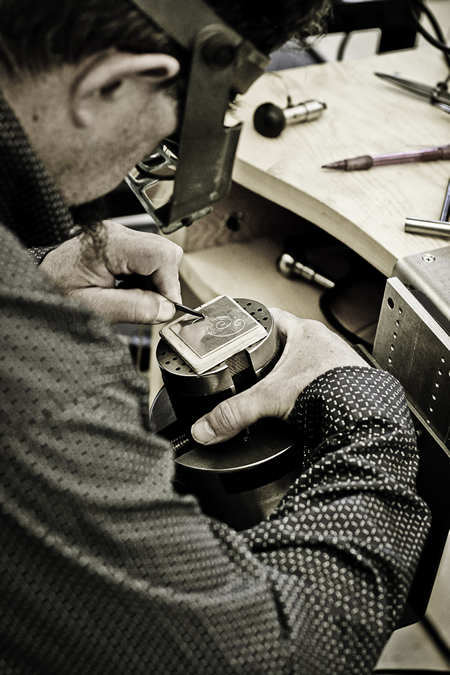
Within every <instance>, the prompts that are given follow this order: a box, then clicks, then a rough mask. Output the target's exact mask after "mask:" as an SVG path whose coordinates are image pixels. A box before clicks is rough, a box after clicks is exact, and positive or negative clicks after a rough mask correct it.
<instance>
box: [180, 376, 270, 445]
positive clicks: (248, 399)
mask: <svg viewBox="0 0 450 675" xmlns="http://www.w3.org/2000/svg"><path fill="white" fill-rule="evenodd" d="M261 384H262V383H261ZM259 386H260V383H258V384H256V385H255V386H254V387H252V388H251V389H248V390H247V391H244V392H242V393H241V394H236V395H235V396H232V397H231V398H228V399H227V400H226V401H223V402H222V403H220V404H219V405H218V406H216V407H215V408H214V410H212V411H211V412H210V413H208V414H207V415H204V416H203V417H201V418H200V419H199V420H197V422H195V424H194V425H193V426H192V428H191V434H192V437H193V439H194V441H196V442H197V443H200V444H202V445H210V444H214V443H221V442H222V441H227V440H228V439H230V438H233V436H236V434H238V433H239V432H240V431H242V430H243V429H245V428H246V427H248V426H250V425H251V424H254V423H255V422H257V421H258V420H259V419H261V418H262V417H268V416H269V415H270V410H269V407H268V405H267V403H268V392H266V393H264V390H263V387H260V388H258V387H259ZM264 389H265V388H264Z"/></svg>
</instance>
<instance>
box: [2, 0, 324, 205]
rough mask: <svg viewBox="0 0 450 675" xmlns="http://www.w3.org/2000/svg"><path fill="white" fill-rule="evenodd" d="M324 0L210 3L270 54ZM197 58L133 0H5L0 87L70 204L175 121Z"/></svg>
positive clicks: (123, 167)
mask: <svg viewBox="0 0 450 675" xmlns="http://www.w3.org/2000/svg"><path fill="white" fill-rule="evenodd" d="M324 2H326V0H276V1H275V2H274V1H273V0H260V1H259V2H258V3H249V2H248V0H209V2H208V4H209V5H210V6H211V7H212V8H213V9H214V11H215V12H216V13H217V14H218V15H219V16H221V17H222V18H223V19H224V20H225V21H227V22H228V23H229V25H230V26H231V27H233V28H234V29H235V30H236V31H237V32H238V33H239V34H241V35H242V36H243V37H244V38H246V39H247V40H249V41H250V42H252V43H253V44H254V45H255V46H256V47H257V48H258V49H260V50H261V51H263V52H265V53H267V54H268V53H270V52H271V51H273V49H275V48H276V47H278V46H280V45H281V44H283V43H284V42H285V41H286V39H287V38H288V37H290V36H291V35H293V34H298V35H300V36H302V35H305V34H308V33H310V32H316V31H315V30H314V28H313V29H311V26H315V25H316V24H317V19H320V17H321V15H322V14H323V13H324V12H323V5H324ZM179 7H180V12H183V7H184V3H183V1H182V0H180V2H179ZM189 61H190V54H189V51H188V50H186V49H184V48H183V47H181V46H180V45H179V44H177V42H176V41H175V40H174V39H172V38H170V37H169V36H168V35H167V34H166V33H165V32H164V31H163V30H161V28H159V27H158V26H157V25H156V24H155V23H154V22H152V21H151V19H149V17H147V16H145V15H144V14H143V13H141V11H140V10H139V9H138V8H137V7H136V6H135V5H134V4H133V2H132V0H77V1H76V2H74V1H73V0H0V76H1V89H2V91H3V92H4V95H5V97H6V99H7V100H8V101H9V102H10V104H11V105H12V107H13V109H14V110H15V112H16V114H17V115H18V117H19V119H20V120H21V122H22V124H23V126H24V128H25V130H26V131H27V133H28V135H29V137H30V139H31V142H32V144H33V145H34V146H35V149H36V150H37V151H38V154H40V156H41V158H42V160H43V162H44V164H45V165H46V167H47V169H48V171H49V172H50V174H51V175H52V177H53V179H54V180H55V182H56V184H57V185H58V186H59V187H60V189H61V190H62V192H63V194H64V195H65V197H66V199H67V201H68V202H69V203H81V202H84V201H88V200H90V199H93V198H95V197H97V196H99V195H100V194H102V193H104V192H106V191H108V190H110V189H111V188H112V187H114V186H115V185H116V184H117V183H118V182H120V181H121V179H122V178H123V176H124V175H125V174H126V173H127V172H128V170H129V169H130V168H131V167H132V166H133V165H134V164H135V163H136V162H137V161H138V160H139V159H141V158H142V157H143V156H144V155H145V154H147V153H148V152H149V151H150V150H152V149H153V147H155V146H156V144H157V143H158V142H159V141H160V140H161V139H162V138H163V137H165V136H167V135H169V134H170V133H171V132H172V131H173V130H174V129H175V127H176V124H177V115H178V107H177V102H178V101H179V100H180V99H181V98H182V97H183V92H184V89H185V83H186V77H187V72H188V70H189Z"/></svg>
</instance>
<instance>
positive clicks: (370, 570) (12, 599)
mask: <svg viewBox="0 0 450 675" xmlns="http://www.w3.org/2000/svg"><path fill="white" fill-rule="evenodd" d="M210 5H212V6H213V7H214V9H215V10H216V11H217V13H218V14H219V15H220V16H221V17H222V18H224V19H225V20H227V21H228V22H229V23H230V25H231V26H232V27H234V28H235V30H237V31H238V32H240V33H241V34H242V35H244V37H245V38H246V39H249V40H251V41H253V42H254V44H255V45H256V47H258V48H259V49H262V50H264V51H265V52H266V53H269V52H270V51H271V50H272V49H273V48H275V47H276V46H278V45H279V44H280V43H282V42H284V41H285V40H286V38H287V37H288V36H289V35H290V34H291V33H293V32H294V31H298V30H302V29H306V28H307V27H308V26H309V25H310V24H311V20H312V18H314V16H315V14H314V11H316V10H314V9H313V5H310V4H309V3H308V2H306V0H305V2H304V3H303V4H302V3H301V2H299V0H295V2H291V0H278V2H277V3H273V2H262V1H261V2H260V3H259V4H258V7H257V8H255V7H254V6H253V3H246V2H244V1H243V0H227V1H226V2H222V0H214V2H210ZM250 5H252V7H251V8H250ZM182 7H183V4H182V3H181V0H180V8H182ZM180 11H182V9H180ZM0 33H1V39H0V44H1V66H0V75H1V91H2V94H3V97H4V98H2V99H1V101H0V143H1V157H2V163H1V166H0V171H1V174H2V183H1V188H0V221H1V222H2V226H1V247H0V256H1V269H2V275H1V284H0V301H1V312H2V316H1V324H0V340H1V356H0V359H1V386H0V393H1V407H2V422H1V424H2V452H1V471H0V485H1V488H0V489H1V519H2V522H1V527H0V568H1V574H0V587H1V588H0V597H1V609H0V672H1V673H5V674H6V673H11V674H13V673H14V674H20V675H25V674H31V673H33V674H37V673H45V675H51V674H58V675H59V674H61V673H64V674H65V675H66V674H69V675H72V674H75V673H83V674H86V675H91V674H99V675H100V674H101V675H105V674H108V673H111V674H113V673H114V674H117V673H119V674H121V673H127V674H130V673H133V674H134V673H146V674H148V673H152V674H153V673H164V674H166V673H167V674H169V673H170V674H173V673H178V672H180V673H196V674H197V675H199V674H203V673H214V674H215V673H242V674H245V675H248V674H250V673H255V674H256V673H274V674H275V673H276V674H277V675H282V674H284V673H305V674H306V673H307V674H308V675H310V674H313V673H327V674H329V673H334V674H337V673H345V674H346V675H349V674H350V673H367V672H370V670H371V668H372V666H373V665H374V663H375V661H376V659H377V657H378V655H379V652H380V650H381V648H382V646H383V644H384V643H385V641H386V639H387V637H388V636H389V634H390V632H391V631H392V630H393V629H394V627H395V625H396V621H397V619H398V617H399V614H400V612H401V610H402V606H403V604H404V601H405V598H406V594H407V590H408V586H409V583H410V581H411V578H412V575H413V572H414V569H415V566H416V563H417V560H418V556H419V554H420V550H421V546H422V544H423V541H424V537H425V535H426V531H427V526H428V512H427V509H426V507H425V506H424V505H423V503H422V502H421V500H420V499H419V498H418V497H417V495H416V493H415V488H414V478H415V471H416V462H417V457H416V447H415V441H414V432H413V429H412V426H411V422H410V419H409V416H408V412H407V407H406V403H405V399H404V396H403V394H402V392H401V389H400V387H399V385H398V384H397V383H396V381H395V380H393V378H391V377H390V376H389V375H387V374H385V373H381V372H378V371H376V370H373V369H371V368H368V367H367V366H366V364H365V363H364V361H362V359H360V358H359V356H357V355H356V354H355V353H354V351H353V350H352V349H351V348H350V347H349V346H348V345H346V344H345V343H344V342H342V341H341V340H340V339H339V338H337V337H336V336H334V335H333V334H331V333H330V332H329V331H327V330H326V329H325V328H324V327H323V326H321V325H320V324H317V323H316V322H309V321H301V320H300V319H297V318H295V317H293V316H291V315H289V314H287V313H285V312H277V311H274V316H275V320H276V322H277V324H278V328H279V331H280V334H281V336H282V338H283V340H284V351H283V355H282V357H281V359H280V362H279V364H278V365H277V367H276V368H275V369H274V371H273V372H272V373H271V374H269V375H268V376H267V377H266V378H265V379H264V380H263V381H261V382H259V383H258V384H257V385H256V386H255V387H253V388H252V389H251V390H249V391H247V392H244V393H242V394H240V395H239V396H236V397H234V398H232V399H230V400H229V401H226V402H225V403H223V404H222V405H221V406H220V407H219V408H218V409H216V410H214V411H212V412H211V413H210V414H209V415H207V416H206V417H205V418H203V419H202V420H199V421H198V422H197V423H196V424H195V425H194V427H193V434H194V437H195V438H196V439H197V440H198V441H199V442H203V443H212V442H217V441H219V440H223V439H224V438H229V437H231V436H233V435H234V434H236V433H237V432H238V431H239V429H241V428H243V427H245V426H246V425H248V424H250V423H252V422H253V421H254V420H256V419H258V418H259V417H262V416H274V417H280V418H284V419H287V420H288V421H289V422H290V423H291V424H293V425H295V426H296V427H297V428H298V433H299V440H301V441H302V443H303V446H304V468H303V472H302V474H301V476H300V477H299V478H298V480H297V481H296V482H295V483H294V485H293V486H292V488H291V489H290V491H289V492H288V493H287V495H286V497H285V499H284V500H283V502H282V503H281V504H280V505H279V507H278V508H277V510H276V511H275V512H274V514H273V515H272V517H271V518H270V519H269V520H267V521H263V522H261V523H260V524H259V525H258V526H256V527H254V528H252V529H250V530H247V531H245V532H242V533H239V534H238V533H236V532H234V531H233V530H231V529H230V528H228V527H226V526H225V525H223V524H222V523H220V522H216V521H212V520H211V519H209V518H207V517H206V516H204V515H203V514H202V513H201V511H200V508H199V506H198V504H197V502H196V500H195V499H194V498H193V497H189V496H180V495H178V494H177V493H176V492H175V491H174V489H173V486H172V482H171V478H172V459H171V452H170V449H169V448H168V447H167V445H166V443H165V442H164V441H163V440H162V439H160V438H158V437H157V436H156V435H154V434H152V433H151V431H150V429H149V427H148V410H147V398H146V394H147V391H146V387H145V384H144V383H143V381H142V380H141V379H140V378H139V377H138V376H137V374H136V373H135V371H134V369H133V368H132V366H131V364H130V359H129V355H128V354H127V353H126V350H125V349H124V348H122V347H121V345H120V344H119V343H118V342H117V341H116V340H115V338H114V335H113V333H112V331H111V329H110V327H109V325H108V323H107V322H105V321H104V319H102V318H100V317H99V316H98V315H99V314H103V315H104V316H106V318H107V319H109V320H119V321H124V320H127V321H129V320H133V319H134V320H136V321H139V322H143V321H148V322H151V321H164V320H167V319H169V318H171V316H172V315H173V312H174V308H173V305H172V302H177V301H178V300H180V292H179V285H178V276H177V270H178V266H179V263H180V257H181V254H180V251H179V249H178V248H177V247H174V246H172V245H170V244H169V243H168V242H167V241H165V240H164V239H163V238H161V237H159V236H157V235H155V236H153V235H138V234H136V233H133V232H130V231H128V230H126V229H124V228H121V227H120V226H118V225H115V224H113V223H111V224H109V225H105V227H104V228H100V229H99V230H95V231H94V232H91V234H90V235H87V236H85V237H82V238H75V239H69V240H68V241H65V242H64V240H65V239H66V237H67V233H68V232H69V230H70V229H71V228H72V226H73V222H72V220H71V217H70V215H69V211H68V206H72V205H77V204H82V203H84V202H88V201H89V200H91V199H94V198H96V197H97V196H99V195H101V194H103V193H105V192H106V191H108V190H110V189H111V188H112V187H113V186H114V185H115V184H117V182H118V181H120V180H121V179H122V177H123V176H124V175H125V174H126V172H127V171H129V170H130V168H131V167H132V166H133V165H134V164H135V163H136V162H137V161H138V160H139V159H140V158H141V157H143V156H144V155H145V154H146V153H147V152H148V151H149V149H151V148H153V147H155V146H156V145H157V144H158V143H159V142H160V141H161V139H162V138H163V137H165V136H167V135H169V134H171V133H172V132H173V131H174V129H175V128H176V126H177V124H178V117H179V115H180V114H181V112H180V111H181V106H179V105H178V104H179V102H180V101H182V100H183V97H184V90H185V82H186V73H185V71H186V69H187V66H188V54H187V53H186V51H185V50H184V48H179V47H178V46H177V45H176V44H175V43H174V42H173V41H171V40H170V39H169V38H168V36H167V35H166V34H165V33H164V31H162V30H160V29H159V28H158V27H157V26H155V25H153V24H152V22H151V21H150V20H149V18H148V17H147V16H145V15H144V14H143V13H141V12H140V11H139V10H137V9H136V8H135V7H134V6H133V4H132V3H131V2H128V0H115V1H114V2H110V1H108V0H78V2H76V3H73V2H71V1H69V0H57V1H56V0H0ZM61 242H64V243H61ZM55 243H56V244H57V243H61V245H60V246H59V247H58V248H56V249H55V250H52V251H50V252H49V253H48V255H47V256H46V257H45V258H44V259H43V261H42V264H41V265H40V267H38V266H36V265H35V263H34V261H33V260H32V258H31V256H30V253H29V251H27V250H26V247H42V246H53V245H54V244H55ZM130 272H137V273H139V274H144V275H147V276H151V278H152V280H153V282H154V285H155V288H156V289H157V292H155V293H150V292H142V291H122V290H120V289H115V288H114V277H115V276H116V275H118V274H123V273H130ZM50 277H51V278H50ZM52 279H54V280H55V281H56V282H57V284H58V286H57V285H55V283H54V282H53V281H52ZM60 289H63V291H64V292H65V293H66V295H63V294H62V292H61V290H60Z"/></svg>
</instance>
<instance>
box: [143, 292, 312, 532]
mask: <svg viewBox="0 0 450 675" xmlns="http://www.w3.org/2000/svg"><path fill="white" fill-rule="evenodd" d="M226 297H227V296H221V298H226ZM228 300H230V302H232V303H234V304H236V303H237V305H239V311H242V310H244V317H245V316H246V315H249V316H250V317H253V318H254V319H255V320H256V322H257V323H258V324H259V325H260V326H263V328H264V331H262V335H263V336H264V337H262V338H261V333H259V335H258V339H257V341H256V342H254V343H253V344H251V345H249V346H246V347H245V348H242V347H239V346H237V347H234V348H233V347H231V349H230V351H231V354H230V355H227V357H226V358H223V357H222V356H218V357H217V360H218V361H219V362H218V363H215V364H214V365H213V366H212V367H210V368H209V369H208V370H206V371H205V372H202V373H201V374H198V373H197V372H195V370H194V369H193V368H192V366H191V365H190V364H189V363H188V362H187V360H186V359H185V358H183V356H181V355H180V352H179V351H178V350H175V349H174V348H173V346H171V345H170V344H169V343H168V342H167V341H166V339H165V338H164V334H166V335H167V330H166V328H164V329H163V330H162V331H161V334H162V338H161V340H160V342H159V344H158V346H157V350H156V356H157V360H158V363H159V367H160V369H161V374H162V378H163V382H164V385H165V386H164V387H163V389H162V390H161V391H160V392H159V394H158V395H157V397H156V399H155V402H154V404H153V406H152V411H151V420H152V425H153V428H154V429H155V430H156V431H158V432H159V433H160V434H161V435H163V436H165V437H166V438H167V439H169V440H170V442H171V443H172V447H173V449H174V454H175V483H176V485H177V487H178V489H179V490H180V491H183V492H189V493H194V494H196V495H197V497H198V498H199V501H200V503H201V506H202V508H203V510H204V512H205V513H207V514H209V515H211V516H213V517H215V518H218V519H219V520H222V521H223V522H226V523H228V524H229V525H230V526H232V527H234V528H236V529H238V530H242V529H245V528H247V527H251V526H252V525H254V524H256V523H257V522H259V521H261V520H262V519H263V518H266V517H268V516H269V515H270V513H272V512H273V510H274V509H275V508H276V506H277V505H278V504H279V502H280V501H281V499H282V498H283V496H284V495H285V493H286V492H287V490H288V489H289V487H290V486H291V485H292V483H293V482H294V480H295V478H296V477H297V476H298V475H299V473H300V470H301V462H302V452H301V449H300V448H299V447H298V445H297V442H296V441H297V440H298V431H296V430H295V429H294V428H293V427H291V426H290V425H288V424H287V423H286V422H283V421H282V420H279V419H275V418H265V419H262V420H259V421H258V422H256V423H255V424H253V425H252V426H251V427H249V428H247V429H246V430H245V431H243V432H241V433H240V434H238V436H236V437H234V438H233V439H231V440H229V441H225V442H223V443H219V444H215V445H211V446H201V445H198V444H197V443H196V442H195V441H194V440H193V438H192V436H191V434H190V428H191V426H192V424H193V423H194V422H195V421H196V420H198V419H199V418H200V417H201V416H202V415H204V414H206V413H208V412H210V411H211V410H212V409H213V408H214V407H215V406H216V405H217V404H218V403H220V402H222V401H224V400H225V399H227V398H229V397H231V396H233V395H235V394H237V393H239V392H242V391H244V390H245V389H248V388H249V387H251V386H252V385H253V384H255V383H256V382H257V381H258V380H260V379H261V378H263V377H264V376H265V375H266V374H267V373H269V372H270V370H272V368H273V367H274V365H275V364H276V362H277V360H278V359H279V357H280V354H281V351H282V345H281V344H280V340H279V337H278V333H277V328H276V326H275V323H274V320H273V318H272V315H271V313H270V311H269V310H268V309H267V308H266V307H265V306H264V305H262V304H261V303H259V302H256V301H254V300H249V299H245V298H244V299H243V298H239V299H236V300H232V299H230V298H228ZM214 302H216V301H211V303H206V304H205V305H202V306H201V307H199V308H197V311H200V312H205V314H206V313H207V311H208V310H209V308H210V306H211V305H214ZM183 319H185V320H186V323H187V320H188V319H189V320H190V321H191V322H192V323H195V321H198V319H197V320H196V319H194V318H193V317H188V316H187V315H185V316H184V317H182V319H181V322H182V321H183ZM200 322H201V320H200ZM173 323H177V322H173ZM169 325H171V324H169ZM199 325H200V324H199ZM176 328H178V326H176ZM259 330H260V329H259ZM220 353H221V352H220V350H219V354H220Z"/></svg>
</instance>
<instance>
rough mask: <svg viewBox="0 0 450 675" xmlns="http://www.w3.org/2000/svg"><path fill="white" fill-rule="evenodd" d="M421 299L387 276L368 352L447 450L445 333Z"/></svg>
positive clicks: (449, 413) (448, 352)
mask: <svg viewBox="0 0 450 675" xmlns="http://www.w3.org/2000/svg"><path fill="white" fill-rule="evenodd" d="M419 298H420V299H419ZM423 299H424V296H423V293H420V294H419V295H418V294H417V293H414V292H413V291H411V290H408V288H406V286H405V285H404V284H403V283H402V282H401V281H400V279H398V278H396V277H394V278H392V279H388V281H387V284H386V291H385V295H384V298H383V304H382V310H381V314H380V319H379V323H378V328H377V333H376V336H375V343H374V348H373V357H374V359H375V361H376V362H377V363H378V364H379V366H380V367H381V368H383V369H384V370H386V371H388V372H390V373H392V375H394V376H395V377H396V378H397V379H398V380H399V381H400V382H401V384H402V385H403V387H404V389H405V391H406V394H407V397H408V399H409V401H410V403H411V404H412V406H413V408H414V410H415V411H416V412H417V413H418V414H419V416H420V417H421V418H422V420H423V422H424V425H425V428H427V429H428V430H429V432H430V433H431V434H433V435H434V436H435V437H436V438H437V439H439V441H440V442H441V444H443V446H445V448H446V451H447V453H448V454H450V452H449V447H450V438H449V431H450V407H449V405H448V401H449V399H450V335H449V334H448V333H447V331H446V330H445V329H444V328H443V327H442V325H441V324H440V323H439V322H438V321H437V320H436V319H435V318H434V317H433V316H432V315H431V314H430V312H429V311H428V310H427V309H426V308H425V306H424V304H423V302H422V301H423Z"/></svg>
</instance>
